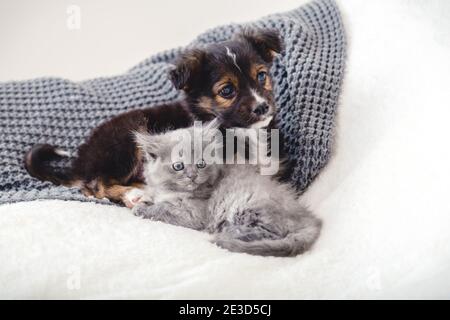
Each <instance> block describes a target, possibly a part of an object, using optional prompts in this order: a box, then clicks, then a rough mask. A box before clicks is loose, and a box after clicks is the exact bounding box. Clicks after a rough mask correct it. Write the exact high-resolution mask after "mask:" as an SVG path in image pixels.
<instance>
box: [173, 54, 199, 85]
mask: <svg viewBox="0 0 450 320" xmlns="http://www.w3.org/2000/svg"><path fill="white" fill-rule="evenodd" d="M204 55H205V53H204V52H203V51H201V50H198V49H193V50H189V51H187V52H186V53H184V54H183V55H182V56H181V57H180V58H179V60H178V61H177V62H176V64H175V69H174V70H172V71H171V72H170V80H172V83H173V85H174V86H175V88H177V89H183V90H186V89H188V88H189V84H190V82H191V81H192V80H193V79H194V77H195V75H196V74H198V73H199V72H200V68H201V66H202V63H203V58H204Z"/></svg>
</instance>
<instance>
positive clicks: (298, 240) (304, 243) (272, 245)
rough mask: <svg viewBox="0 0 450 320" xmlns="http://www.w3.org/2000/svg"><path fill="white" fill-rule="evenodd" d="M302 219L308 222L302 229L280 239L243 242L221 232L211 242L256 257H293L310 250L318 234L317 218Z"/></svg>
mask: <svg viewBox="0 0 450 320" xmlns="http://www.w3.org/2000/svg"><path fill="white" fill-rule="evenodd" d="M304 219H308V220H309V221H306V223H304V227H302V228H300V229H298V230H297V231H295V232H291V233H288V234H287V235H286V236H285V237H282V238H275V239H262V240H253V241H244V240H241V239H238V238H236V235H235V234H232V233H228V232H221V233H218V234H216V236H215V238H214V240H213V242H214V243H216V244H217V245H218V246H219V247H222V248H224V249H228V250H230V251H232V252H245V253H248V254H252V255H258V256H274V257H293V256H296V255H298V254H301V253H304V252H305V251H307V250H308V249H309V248H311V246H312V245H313V243H314V242H315V241H316V239H317V238H318V237H319V234H320V229H321V226H322V222H321V221H320V220H319V219H318V218H316V217H314V216H307V217H304ZM304 222H305V221H304Z"/></svg>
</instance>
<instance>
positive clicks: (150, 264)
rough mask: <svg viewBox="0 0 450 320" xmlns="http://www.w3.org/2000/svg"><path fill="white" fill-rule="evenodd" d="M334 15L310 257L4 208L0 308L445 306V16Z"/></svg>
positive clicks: (176, 230)
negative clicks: (86, 302)
mask: <svg viewBox="0 0 450 320" xmlns="http://www.w3.org/2000/svg"><path fill="white" fill-rule="evenodd" d="M339 4H340V7H341V9H342V13H343V15H344V22H345V24H346V28H347V32H348V38H349V49H348V53H349V57H348V64H347V73H346V78H345V81H344V91H343V94H342V99H341V105H340V112H339V115H338V118H339V125H338V134H337V139H336V152H335V155H334V157H333V159H332V161H331V162H330V164H329V166H328V167H327V168H326V170H325V171H324V172H323V173H322V174H321V176H320V177H319V179H318V180H317V181H316V182H315V183H314V184H313V186H312V187H311V188H310V189H309V190H308V192H307V193H306V194H305V196H304V197H303V202H304V203H306V204H308V205H309V206H310V207H311V209H312V210H313V211H314V212H316V214H317V215H319V216H320V217H321V218H322V219H323V220H324V228H323V232H322V236H321V237H320V239H319V241H318V242H317V244H316V246H315V247H314V248H313V250H312V251H310V252H309V253H307V254H305V255H302V256H298V257H296V258H262V257H254V256H249V255H245V254H236V253H230V252H227V251H225V250H222V249H219V248H217V247H215V246H214V245H213V244H210V243H209V242H208V238H209V236H208V235H207V234H203V233H199V232H196V231H192V230H188V229H183V228H180V227H174V226H170V225H165V224H162V223H159V222H152V221H146V220H141V219H138V218H135V217H133V216H132V215H131V214H130V212H129V210H128V209H125V208H117V207H112V206H101V205H96V204H90V203H77V202H63V201H36V202H30V203H18V204H13V205H3V206H1V207H0V261H1V262H0V297H1V298H157V299H159V298H183V299H184V298H186V299H191V298H205V299H206V298H269V299H278V298H288V299H296V298H297V299H298V298H320V299H323V298H450V248H449V243H450V204H449V202H448V200H447V199H448V193H449V190H450V169H449V168H450V167H449V163H450V148H449V147H448V139H449V137H450V125H449V119H450V111H449V110H450V105H449V104H450V102H449V101H450V90H449V88H448V86H449V83H450V59H449V58H448V57H449V56H450V41H449V39H450V34H449V33H450V19H449V17H448V12H450V5H449V3H448V2H446V1H433V2H429V1H427V2H415V1H370V2H366V1H364V2H362V1H357V0H351V1H350V0H345V1H341V2H340V3H339ZM446 15H447V16H446Z"/></svg>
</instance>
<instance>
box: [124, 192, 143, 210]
mask: <svg viewBox="0 0 450 320" xmlns="http://www.w3.org/2000/svg"><path fill="white" fill-rule="evenodd" d="M143 195H144V190H142V189H138V188H133V189H131V190H130V191H128V192H127V193H125V194H124V195H123V203H124V204H125V205H126V206H127V208H130V209H131V208H133V207H134V206H135V205H136V204H137V203H138V202H139V201H140V200H141V198H142V197H143Z"/></svg>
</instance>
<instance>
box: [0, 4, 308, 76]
mask: <svg viewBox="0 0 450 320" xmlns="http://www.w3.org/2000/svg"><path fill="white" fill-rule="evenodd" d="M304 2H305V0H283V1H274V0H245V1H242V0H227V1H217V0H213V1H211V0H190V1H176V0H158V1H155V0H127V1H124V0H121V1H119V0H95V1H92V0H70V1H69V0H39V1H29V0H1V1H0V43H1V45H0V47H1V50H0V81H8V80H20V79H27V78H32V77H40V76H43V75H49V76H60V77H65V78H69V79H72V80H83V79H87V78H92V77H97V76H107V75H112V74H116V73H121V72H124V71H126V70H127V69H128V68H130V67H132V66H133V65H134V64H136V63H138V62H140V61H141V60H143V59H145V58H146V57H148V56H149V55H151V54H152V53H156V52H158V51H161V50H165V49H170V48H173V47H178V46H180V45H184V44H187V43H188V42H190V41H191V40H192V39H193V38H194V37H195V36H196V35H197V34H199V33H200V32H203V31H204V30H205V29H208V28H211V27H214V26H216V25H220V24H226V23H230V22H245V21H249V20H252V19H257V18H259V17H261V16H263V15H267V14H270V13H273V12H279V11H285V10H289V9H293V8H295V7H297V6H300V5H301V4H302V3H304ZM70 5H77V6H79V8H80V9H81V28H80V29H69V28H68V27H67V20H68V18H69V14H68V13H67V12H66V11H67V8H68V7H69V6H70Z"/></svg>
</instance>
